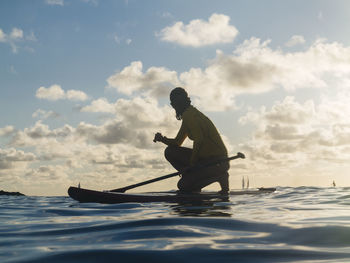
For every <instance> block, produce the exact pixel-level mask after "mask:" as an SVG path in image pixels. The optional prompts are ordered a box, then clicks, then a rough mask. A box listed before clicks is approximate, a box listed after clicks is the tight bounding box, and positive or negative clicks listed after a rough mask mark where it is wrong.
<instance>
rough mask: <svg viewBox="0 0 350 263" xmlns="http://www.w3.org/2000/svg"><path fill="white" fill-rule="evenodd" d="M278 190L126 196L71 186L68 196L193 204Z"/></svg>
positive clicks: (96, 200) (99, 200)
mask: <svg viewBox="0 0 350 263" xmlns="http://www.w3.org/2000/svg"><path fill="white" fill-rule="evenodd" d="M274 191H276V188H258V189H255V190H248V189H247V190H242V191H230V192H229V193H228V194H220V193H218V192H201V193H180V192H154V193H152V192H151V193H140V194H134V193H132V194H126V193H118V192H108V191H95V190H89V189H84V188H78V187H74V186H71V187H69V189H68V194H69V196H70V197H71V198H73V199H74V200H77V201H79V202H82V203H102V204H117V203H145V202H171V203H173V202H175V203H176V202H192V201H201V200H203V201H205V200H215V199H217V200H227V199H228V198H229V197H230V196H231V195H256V194H263V193H272V192H274Z"/></svg>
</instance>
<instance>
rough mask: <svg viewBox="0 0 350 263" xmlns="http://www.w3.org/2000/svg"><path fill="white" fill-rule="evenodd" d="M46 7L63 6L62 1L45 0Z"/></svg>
mask: <svg viewBox="0 0 350 263" xmlns="http://www.w3.org/2000/svg"><path fill="white" fill-rule="evenodd" d="M45 3H46V4H47V5H59V6H64V0H45Z"/></svg>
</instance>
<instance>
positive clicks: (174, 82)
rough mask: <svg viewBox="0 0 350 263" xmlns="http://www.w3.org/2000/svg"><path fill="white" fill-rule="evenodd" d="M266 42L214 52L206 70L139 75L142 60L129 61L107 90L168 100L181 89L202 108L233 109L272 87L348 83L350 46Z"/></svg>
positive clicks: (154, 69)
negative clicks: (242, 98)
mask: <svg viewBox="0 0 350 263" xmlns="http://www.w3.org/2000/svg"><path fill="white" fill-rule="evenodd" d="M270 42H271V41H270V40H267V41H264V42H262V41H261V40H260V39H257V38H251V39H249V40H246V41H244V42H243V43H242V44H241V45H239V46H238V47H237V48H236V49H235V50H234V51H233V53H232V54H224V53H223V52H222V51H220V50H218V51H217V54H216V57H215V58H214V59H212V60H210V61H209V62H208V64H207V66H206V67H205V68H203V69H202V68H191V69H189V70H188V71H185V72H182V73H181V72H179V73H178V72H176V71H171V70H169V69H166V68H163V67H150V68H149V69H147V70H145V72H143V66H142V62H141V61H135V62H132V63H131V64H130V65H129V66H127V67H125V68H124V69H122V70H121V71H119V72H116V73H115V74H114V75H112V76H110V77H109V78H108V79H107V82H108V86H109V87H111V88H115V89H117V90H118V91H119V92H121V93H123V94H126V95H134V94H135V93H138V94H143V95H145V96H151V97H154V98H160V97H167V96H168V95H169V92H170V90H171V89H172V88H173V87H175V86H184V87H185V88H186V89H187V90H188V91H189V93H190V94H191V95H192V96H193V98H194V102H195V103H196V104H197V105H198V106H200V107H201V108H202V109H204V110H210V111H224V110H227V109H234V108H236V107H237V106H236V103H235V99H236V97H237V96H238V95H241V94H259V93H264V92H268V91H271V90H273V89H276V88H284V89H285V90H288V91H293V90H296V89H299V88H326V87H330V86H333V84H334V83H333V82H334V81H336V82H339V81H343V82H346V80H349V81H350V77H349V74H350V64H349V63H348V61H349V60H350V47H346V46H344V45H342V44H340V43H337V42H333V43H328V42H326V41H325V40H317V41H315V42H314V43H313V44H312V45H311V46H310V47H309V48H308V49H306V50H305V51H301V52H300V51H299V52H283V51H282V50H280V49H277V50H274V49H272V48H271V47H270V46H269V45H270Z"/></svg>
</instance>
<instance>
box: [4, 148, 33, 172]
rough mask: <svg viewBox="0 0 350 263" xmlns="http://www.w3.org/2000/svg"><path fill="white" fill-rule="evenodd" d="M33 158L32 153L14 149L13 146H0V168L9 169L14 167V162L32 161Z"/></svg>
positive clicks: (17, 163)
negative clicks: (3, 147) (4, 147)
mask: <svg viewBox="0 0 350 263" xmlns="http://www.w3.org/2000/svg"><path fill="white" fill-rule="evenodd" d="M35 159H36V156H35V155H34V154H33V153H26V152H24V151H20V150H16V149H15V148H8V149H1V148H0V170H3V169H11V168H13V167H14V163H16V165H20V164H19V162H23V163H26V162H32V161H34V160H35ZM14 168H16V167H14Z"/></svg>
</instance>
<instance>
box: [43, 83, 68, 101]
mask: <svg viewBox="0 0 350 263" xmlns="http://www.w3.org/2000/svg"><path fill="white" fill-rule="evenodd" d="M36 97H37V98H39V99H47V100H60V99H64V98H65V97H66V94H65V92H64V90H63V89H62V88H61V86H60V85H56V84H55V85H52V86H50V87H49V88H45V87H40V88H39V89H38V90H37V91H36Z"/></svg>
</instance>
